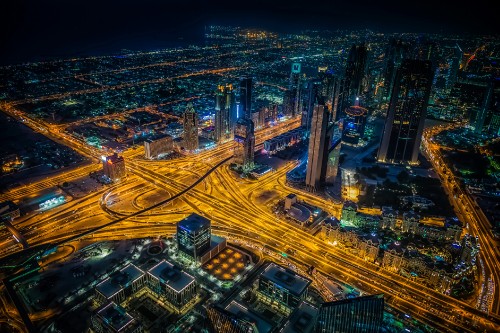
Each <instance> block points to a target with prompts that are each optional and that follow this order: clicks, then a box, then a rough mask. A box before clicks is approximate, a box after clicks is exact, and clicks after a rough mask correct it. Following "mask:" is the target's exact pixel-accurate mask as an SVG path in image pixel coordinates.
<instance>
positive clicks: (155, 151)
mask: <svg viewBox="0 0 500 333" xmlns="http://www.w3.org/2000/svg"><path fill="white" fill-rule="evenodd" d="M173 149H174V142H173V138H172V137H171V136H170V135H168V134H163V135H157V136H154V137H151V138H149V139H147V140H145V141H144V156H145V157H146V158H147V159H153V158H158V157H159V156H161V155H164V154H168V153H170V152H172V150H173Z"/></svg>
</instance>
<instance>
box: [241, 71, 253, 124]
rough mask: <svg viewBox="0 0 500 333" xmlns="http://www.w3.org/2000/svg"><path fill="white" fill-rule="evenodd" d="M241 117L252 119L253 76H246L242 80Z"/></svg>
mask: <svg viewBox="0 0 500 333" xmlns="http://www.w3.org/2000/svg"><path fill="white" fill-rule="evenodd" d="M238 117H239V118H246V119H252V78H251V77H250V76H245V77H243V78H241V81H240V109H239V115H238Z"/></svg>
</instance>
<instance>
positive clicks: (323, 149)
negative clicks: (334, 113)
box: [306, 101, 329, 191]
mask: <svg viewBox="0 0 500 333" xmlns="http://www.w3.org/2000/svg"><path fill="white" fill-rule="evenodd" d="M322 104H323V102H322V101H321V102H318V103H317V104H316V105H315V106H314V112H313V115H312V121H311V134H310V136H309V149H308V151H307V154H308V155H307V172H306V187H307V188H308V189H309V190H310V191H316V190H317V189H318V188H319V187H320V185H321V181H322V179H321V178H322V177H321V176H322V171H323V170H322V169H324V173H325V174H326V165H327V163H326V162H327V159H328V148H329V147H328V146H329V143H328V142H327V141H328V138H327V130H328V110H327V109H326V108H325V106H324V105H322ZM323 178H324V177H323Z"/></svg>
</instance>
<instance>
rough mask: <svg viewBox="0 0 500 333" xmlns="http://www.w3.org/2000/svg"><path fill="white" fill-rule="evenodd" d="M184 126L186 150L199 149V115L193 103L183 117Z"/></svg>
mask: <svg viewBox="0 0 500 333" xmlns="http://www.w3.org/2000/svg"><path fill="white" fill-rule="evenodd" d="M182 121H183V125H184V148H185V149H186V150H195V149H198V113H196V111H195V110H194V108H193V104H192V103H188V105H187V107H186V110H185V111H184V114H183V117H182Z"/></svg>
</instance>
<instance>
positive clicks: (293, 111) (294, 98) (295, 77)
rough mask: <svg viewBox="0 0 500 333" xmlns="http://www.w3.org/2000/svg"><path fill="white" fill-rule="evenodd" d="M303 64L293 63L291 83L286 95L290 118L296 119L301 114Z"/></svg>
mask: <svg viewBox="0 0 500 333" xmlns="http://www.w3.org/2000/svg"><path fill="white" fill-rule="evenodd" d="M301 68H302V65H301V63H299V62H297V63H293V64H292V68H291V72H290V81H289V87H288V91H287V92H286V94H285V97H286V98H285V103H286V106H287V111H288V112H289V114H288V115H289V116H291V117H295V116H297V115H299V114H300V113H301V105H300V101H301V93H302V90H301V84H302V80H301V75H302V73H301Z"/></svg>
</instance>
